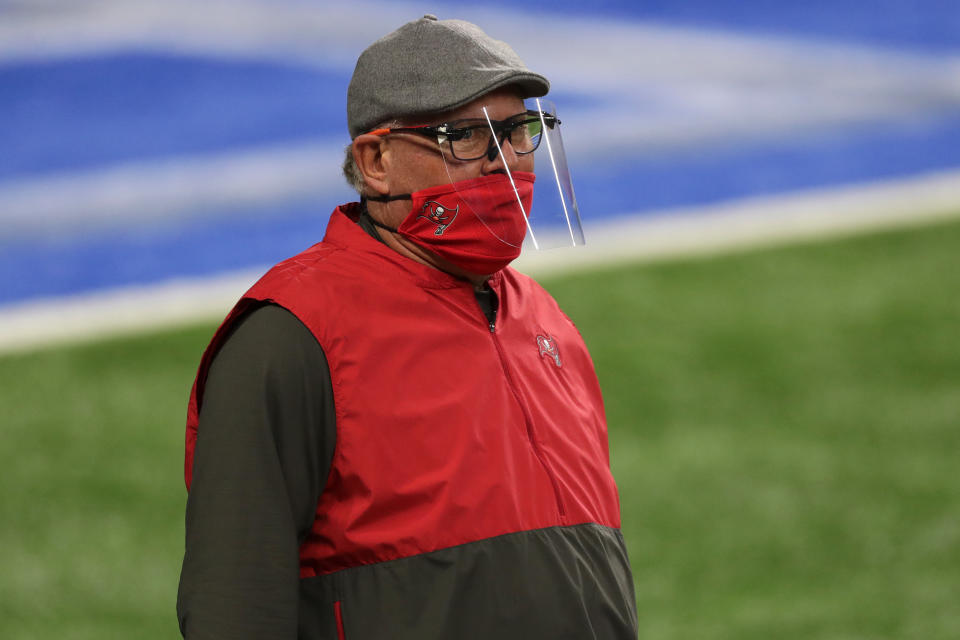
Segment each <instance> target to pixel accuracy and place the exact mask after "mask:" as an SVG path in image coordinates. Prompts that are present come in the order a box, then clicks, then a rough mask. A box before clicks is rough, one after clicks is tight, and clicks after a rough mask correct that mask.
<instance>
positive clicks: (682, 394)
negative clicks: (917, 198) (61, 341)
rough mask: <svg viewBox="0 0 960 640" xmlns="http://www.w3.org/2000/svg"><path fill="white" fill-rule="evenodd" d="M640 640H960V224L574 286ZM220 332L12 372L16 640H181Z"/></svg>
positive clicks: (5, 553)
mask: <svg viewBox="0 0 960 640" xmlns="http://www.w3.org/2000/svg"><path fill="white" fill-rule="evenodd" d="M544 284H545V285H546V286H547V288H548V289H549V290H550V291H551V292H552V293H553V294H554V295H555V296H556V297H557V298H558V300H559V301H560V303H561V305H562V306H563V307H564V308H565V309H566V311H567V312H568V314H569V315H570V316H571V317H572V318H573V319H574V320H575V321H576V322H577V325H578V326H579V328H580V330H581V332H582V333H583V334H584V336H585V338H586V341H587V343H588V345H589V347H590V349H591V351H592V353H593V356H594V359H595V362H596V366H597V371H598V375H599V377H600V381H601V385H602V386H603V389H604V394H605V398H606V403H607V413H608V422H609V425H610V440H611V458H612V464H613V468H614V474H615V476H616V478H617V480H618V484H619V486H620V493H621V504H622V510H623V528H624V532H625V535H626V537H627V541H628V545H629V547H630V553H631V559H632V563H633V569H634V575H635V579H636V587H637V600H638V606H639V614H640V637H641V638H645V639H647V638H651V639H655V640H672V639H681V638H683V639H689V638H696V639H698V640H707V639H731V640H733V639H737V640H743V639H751V638H785V639H789V638H797V639H799V638H804V639H809V638H822V639H833V638H838V639H839V638H874V639H879V638H884V639H886V638H890V639H893V638H897V639H900V638H918V639H923V640H939V639H943V640H948V639H950V640H953V639H955V638H958V637H960V607H958V606H957V594H960V474H958V472H957V471H956V468H957V467H958V466H960V465H958V463H960V222H950V223H945V224H940V225H937V226H930V227H923V228H916V229H909V230H901V231H895V232H886V233H876V234H872V235H865V236H859V237H855V238H847V239H841V240H831V241H824V242H818V243H807V244H801V245H796V246H790V247H781V248H771V249H763V250H752V251H749V252H744V253H739V254H733V255H720V256H715V257H707V258H697V259H685V260H677V261H671V262H662V263H655V264H636V265H622V266H619V267H617V268H610V269H607V270H602V271H600V270H597V271H590V272H583V273H580V274H576V275H571V276H566V277H555V278H551V279H548V280H546V281H545V282H544ZM213 328H214V325H213V324H204V325H202V326H195V327H189V328H183V329H178V330H172V331H166V332H163V333H153V334H149V335H143V336H138V337H134V338H123V339H115V340H110V341H104V342H97V343H89V344H83V345H77V346H71V347H58V348H51V349H46V350H40V351H35V352H31V353H23V354H15V355H7V356H4V357H0V406H2V407H3V422H2V424H3V446H2V447H0V469H2V472H3V475H4V478H3V482H2V485H0V637H3V638H10V639H19V638H24V639H25V638H38V639H39V638H44V639H46V638H52V637H68V638H77V639H81V638H172V637H177V636H178V633H177V629H176V618H175V614H174V602H175V597H176V588H177V579H178V574H179V568H180V560H181V554H182V550H183V507H184V502H185V494H184V489H183V482H182V443H183V421H184V415H185V405H186V398H187V394H188V391H189V386H190V383H191V382H192V378H193V374H194V370H195V367H196V364H197V360H198V358H199V355H200V353H201V351H202V349H203V347H204V346H205V344H206V341H207V340H208V339H209V337H210V334H211V333H212V331H213Z"/></svg>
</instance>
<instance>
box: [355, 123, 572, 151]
mask: <svg viewBox="0 0 960 640" xmlns="http://www.w3.org/2000/svg"><path fill="white" fill-rule="evenodd" d="M520 116H527V118H525V119H521V120H514V118H518V117H520ZM467 120H473V118H463V119H461V120H454V121H453V122H444V123H441V124H436V125H431V124H423V125H416V126H412V127H388V128H383V129H374V130H373V131H368V132H367V135H375V136H386V135H390V134H393V133H414V134H417V135H422V136H424V137H427V138H431V139H436V141H437V143H438V144H443V143H444V142H447V141H449V142H450V143H451V144H450V153H451V154H453V157H454V158H456V159H457V160H460V161H461V162H470V161H472V160H479V159H480V158H482V157H484V156H487V157H488V158H489V159H491V160H492V159H493V158H494V157H495V156H496V153H495V152H494V151H493V150H494V149H496V148H497V146H499V147H502V146H503V143H504V142H505V141H506V140H507V136H509V135H510V134H512V133H513V131H514V130H516V129H517V128H519V127H521V126H523V125H527V124H531V123H534V122H540V123H541V124H543V125H545V126H546V127H547V128H548V129H553V128H555V127H557V126H558V125H560V124H561V122H560V118H558V117H557V116H555V115H552V114H549V113H542V112H539V111H532V110H527V111H524V112H523V113H518V114H516V115H513V116H510V118H508V119H507V120H488V122H489V124H478V125H474V126H470V127H462V128H456V127H454V126H453V125H455V124H457V123H459V122H466V121H467ZM489 128H493V131H494V134H495V135H494V136H493V137H491V138H490V142H489V144H488V145H487V149H486V150H485V151H484V152H483V153H481V154H480V155H478V156H476V157H474V158H461V157H460V156H458V155H457V154H456V152H455V151H454V150H453V144H452V143H453V142H456V141H457V140H459V139H460V138H452V137H451V136H457V135H458V134H461V135H462V134H463V133H465V132H466V131H469V130H471V129H489ZM498 138H499V142H498V144H497V146H494V141H495V140H497V139H498ZM542 139H543V134H542V132H541V135H540V137H539V138H538V139H537V143H536V144H535V145H534V147H533V149H530V150H529V151H517V149H516V148H514V149H513V151H514V153H516V154H517V155H527V154H530V153H533V152H534V151H536V150H537V149H538V148H540V142H541V141H542ZM511 146H513V145H512V144H511Z"/></svg>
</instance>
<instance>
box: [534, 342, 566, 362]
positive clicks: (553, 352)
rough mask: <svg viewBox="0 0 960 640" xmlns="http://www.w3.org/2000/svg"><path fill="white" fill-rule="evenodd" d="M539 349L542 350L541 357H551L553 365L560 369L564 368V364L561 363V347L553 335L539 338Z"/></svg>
mask: <svg viewBox="0 0 960 640" xmlns="http://www.w3.org/2000/svg"><path fill="white" fill-rule="evenodd" d="M537 348H538V349H539V350H540V357H541V358H542V357H544V356H547V357H550V358H553V363H554V364H556V365H557V366H558V367H562V366H563V363H562V362H560V347H559V346H557V341H556V340H555V339H554V338H553V336H551V335H546V336H542V335H541V336H537Z"/></svg>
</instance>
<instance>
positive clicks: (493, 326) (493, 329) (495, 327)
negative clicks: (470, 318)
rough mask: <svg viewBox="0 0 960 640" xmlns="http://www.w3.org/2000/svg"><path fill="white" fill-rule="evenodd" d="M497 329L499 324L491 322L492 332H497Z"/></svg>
mask: <svg viewBox="0 0 960 640" xmlns="http://www.w3.org/2000/svg"><path fill="white" fill-rule="evenodd" d="M496 330H497V325H496V324H495V323H493V322H491V323H490V333H495V332H496Z"/></svg>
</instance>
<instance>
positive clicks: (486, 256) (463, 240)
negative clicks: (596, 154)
mask: <svg viewBox="0 0 960 640" xmlns="http://www.w3.org/2000/svg"><path fill="white" fill-rule="evenodd" d="M535 179H536V177H535V176H534V174H532V173H528V172H526V171H514V172H513V183H512V184H511V182H510V176H507V175H505V174H502V173H495V174H492V175H488V176H482V177H479V178H471V179H469V180H461V181H459V182H455V183H451V184H444V185H440V186H437V187H430V188H429V189H422V190H420V191H415V192H413V193H411V194H409V195H395V196H386V197H381V198H368V199H370V200H375V201H379V202H383V201H388V200H400V199H406V198H410V200H412V206H411V209H410V213H409V214H408V215H407V217H406V218H405V219H404V221H403V222H402V223H401V224H400V226H399V227H398V228H397V229H392V228H390V227H387V226H385V225H382V224H380V223H379V222H376V221H374V224H376V225H377V226H378V227H382V228H384V229H387V230H388V231H392V232H394V233H399V234H400V235H401V236H403V237H404V238H406V239H407V240H409V241H410V242H412V243H413V244H415V245H417V246H418V247H420V248H422V249H426V250H428V251H431V252H433V253H435V254H436V255H438V256H440V257H441V258H443V259H444V260H447V261H449V262H451V263H453V264H455V265H457V266H458V267H460V268H461V269H463V270H465V271H467V272H469V273H472V274H477V275H490V274H492V273H496V272H497V271H500V270H501V269H503V268H504V267H506V266H507V265H508V264H510V263H511V262H513V261H514V260H515V259H516V258H517V256H519V255H520V247H521V245H522V244H523V239H524V237H525V236H526V234H527V221H526V220H525V219H524V217H523V214H522V213H521V212H520V207H519V205H518V199H517V196H518V195H519V203H522V205H523V210H524V211H525V212H527V215H529V211H530V204H531V203H532V202H533V182H534V180H535ZM514 184H515V185H516V191H514V186H513V185H514Z"/></svg>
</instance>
